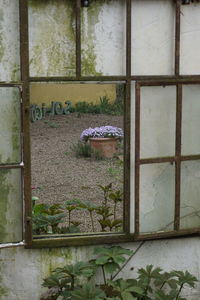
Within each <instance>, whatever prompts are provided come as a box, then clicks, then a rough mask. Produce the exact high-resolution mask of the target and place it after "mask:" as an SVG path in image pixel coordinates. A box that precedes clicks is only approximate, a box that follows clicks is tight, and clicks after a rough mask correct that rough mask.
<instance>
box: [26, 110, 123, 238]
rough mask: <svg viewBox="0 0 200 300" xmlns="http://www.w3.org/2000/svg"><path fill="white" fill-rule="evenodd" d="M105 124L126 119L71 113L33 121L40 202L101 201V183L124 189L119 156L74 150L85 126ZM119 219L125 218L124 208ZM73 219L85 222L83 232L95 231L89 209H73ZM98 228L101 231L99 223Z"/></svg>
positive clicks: (34, 171)
mask: <svg viewBox="0 0 200 300" xmlns="http://www.w3.org/2000/svg"><path fill="white" fill-rule="evenodd" d="M104 125H112V126H117V127H121V128H122V127H123V118H122V116H112V115H102V114H100V115H97V114H80V113H71V114H69V115H57V116H48V117H47V118H45V119H43V120H39V121H37V122H35V123H32V124H31V149H32V154H31V157H32V186H34V187H36V189H34V190H33V192H32V195H33V196H37V197H39V201H38V202H37V203H46V204H53V203H61V204H64V202H65V201H66V200H73V199H80V200H89V201H92V202H93V203H95V204H99V203H101V201H102V200H103V192H102V190H101V189H100V188H99V187H98V185H103V186H105V185H108V184H109V183H111V182H112V183H113V188H115V189H122V176H123V175H122V174H123V171H122V167H121V168H120V167H119V159H118V158H113V159H104V160H95V159H91V158H77V157H76V154H75V152H74V150H73V145H74V144H77V143H78V141H79V138H80V134H81V132H82V131H83V130H84V129H86V128H89V127H97V126H104ZM95 218H96V219H97V216H95ZM118 218H122V208H121V207H119V208H118ZM72 219H73V220H76V221H80V222H81V225H80V228H81V231H84V232H91V231H92V227H91V221H90V217H89V214H88V212H87V211H85V210H81V211H76V212H72ZM95 231H100V227H99V225H98V222H95Z"/></svg>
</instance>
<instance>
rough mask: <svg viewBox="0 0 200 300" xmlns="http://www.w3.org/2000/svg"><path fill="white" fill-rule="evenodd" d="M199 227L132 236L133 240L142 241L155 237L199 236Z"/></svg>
mask: <svg viewBox="0 0 200 300" xmlns="http://www.w3.org/2000/svg"><path fill="white" fill-rule="evenodd" d="M199 235H200V229H199V228H193V229H188V230H180V231H179V232H178V233H177V231H168V232H156V233H153V232H151V233H149V234H146V233H144V234H140V235H138V236H135V237H134V241H142V240H143V241H144V240H147V241H148V240H155V239H166V238H177V237H184V236H199Z"/></svg>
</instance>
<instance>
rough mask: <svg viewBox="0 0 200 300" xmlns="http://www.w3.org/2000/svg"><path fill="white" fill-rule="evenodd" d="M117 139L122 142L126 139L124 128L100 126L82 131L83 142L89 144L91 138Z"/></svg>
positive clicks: (81, 138)
mask: <svg viewBox="0 0 200 300" xmlns="http://www.w3.org/2000/svg"><path fill="white" fill-rule="evenodd" d="M106 137H115V138H118V139H119V140H121V139H122V138H123V137H124V132H123V129H122V128H119V127H115V126H110V125H107V126H100V127H95V128H91V127H90V128H87V129H85V130H83V131H82V133H81V135H80V140H81V141H82V142H85V143H86V142H87V141H88V140H89V138H106Z"/></svg>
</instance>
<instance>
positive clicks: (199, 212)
mask: <svg viewBox="0 0 200 300" xmlns="http://www.w3.org/2000/svg"><path fill="white" fill-rule="evenodd" d="M199 183H200V161H187V162H183V163H182V168H181V211H180V225H181V229H188V228H197V227H200V208H199V204H200V184H199Z"/></svg>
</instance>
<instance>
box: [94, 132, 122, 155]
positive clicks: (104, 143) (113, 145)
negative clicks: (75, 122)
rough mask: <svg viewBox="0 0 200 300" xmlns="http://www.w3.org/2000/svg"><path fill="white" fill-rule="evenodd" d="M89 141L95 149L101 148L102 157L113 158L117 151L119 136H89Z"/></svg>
mask: <svg viewBox="0 0 200 300" xmlns="http://www.w3.org/2000/svg"><path fill="white" fill-rule="evenodd" d="M89 143H90V145H91V147H92V148H93V149H94V150H99V151H100V153H101V155H102V157H104V158H113V156H114V154H115V153H116V152H117V138H115V137H106V138H89Z"/></svg>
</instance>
